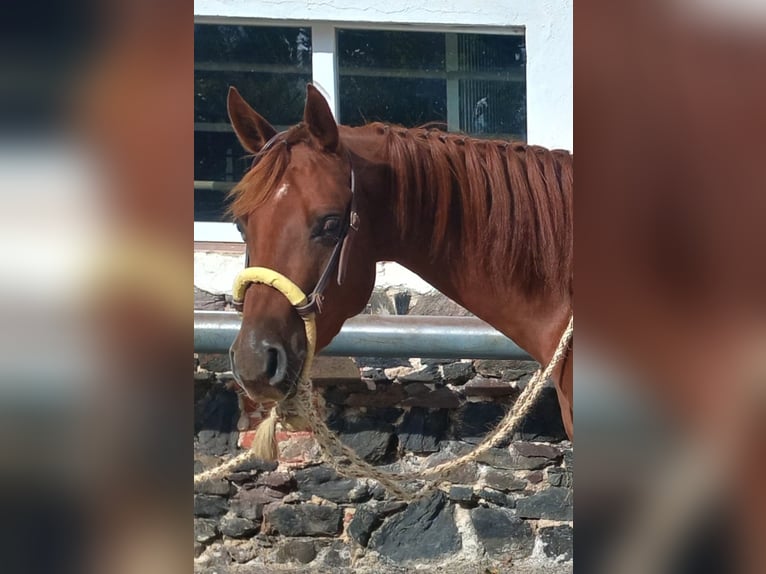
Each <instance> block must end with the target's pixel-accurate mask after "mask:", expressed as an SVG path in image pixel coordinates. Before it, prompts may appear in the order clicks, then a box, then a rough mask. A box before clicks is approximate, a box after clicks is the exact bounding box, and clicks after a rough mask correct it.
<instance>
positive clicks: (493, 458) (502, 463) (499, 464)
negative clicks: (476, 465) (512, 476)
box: [476, 448, 550, 470]
mask: <svg viewBox="0 0 766 574" xmlns="http://www.w3.org/2000/svg"><path fill="white" fill-rule="evenodd" d="M476 460H477V461H478V462H483V463H484V464H488V465H489V466H491V467H493V468H501V469H505V470H538V469H540V468H544V467H545V466H546V465H548V464H549V462H550V461H548V460H547V459H544V458H537V457H536V458H529V457H526V456H521V455H518V454H516V453H511V452H510V451H509V450H508V449H505V448H490V449H488V450H487V451H485V452H483V453H482V454H480V455H479V457H478V458H477V459H476Z"/></svg>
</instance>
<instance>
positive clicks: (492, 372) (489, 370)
mask: <svg viewBox="0 0 766 574" xmlns="http://www.w3.org/2000/svg"><path fill="white" fill-rule="evenodd" d="M512 365H513V363H512V362H511V361H503V360H496V359H479V360H477V361H474V362H473V367H474V369H476V372H477V373H479V374H480V375H483V376H485V377H495V378H500V376H502V374H503V371H504V370H506V369H510V368H513V366H512Z"/></svg>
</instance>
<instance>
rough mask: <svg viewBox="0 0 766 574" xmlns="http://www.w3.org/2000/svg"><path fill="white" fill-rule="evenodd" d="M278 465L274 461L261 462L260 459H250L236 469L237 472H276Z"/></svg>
mask: <svg viewBox="0 0 766 574" xmlns="http://www.w3.org/2000/svg"><path fill="white" fill-rule="evenodd" d="M278 466H279V463H278V462H277V461H275V460H263V459H260V458H251V459H250V460H248V461H246V462H243V463H242V464H240V465H239V466H238V467H237V468H236V471H237V472H253V471H257V472H271V471H272V470H277V467H278Z"/></svg>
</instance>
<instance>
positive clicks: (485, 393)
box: [463, 375, 518, 397]
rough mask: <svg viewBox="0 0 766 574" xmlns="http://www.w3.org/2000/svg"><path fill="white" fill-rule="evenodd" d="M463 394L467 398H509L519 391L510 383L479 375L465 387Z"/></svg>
mask: <svg viewBox="0 0 766 574" xmlns="http://www.w3.org/2000/svg"><path fill="white" fill-rule="evenodd" d="M463 393H464V394H465V396H467V397H475V396H480V397H507V396H510V395H513V394H517V393H518V391H517V390H516V389H514V388H513V387H512V386H511V385H510V384H508V383H504V382H502V381H498V380H497V379H488V378H486V377H482V376H481V375H479V376H476V377H474V378H473V379H471V380H470V381H468V382H467V383H466V384H465V385H463Z"/></svg>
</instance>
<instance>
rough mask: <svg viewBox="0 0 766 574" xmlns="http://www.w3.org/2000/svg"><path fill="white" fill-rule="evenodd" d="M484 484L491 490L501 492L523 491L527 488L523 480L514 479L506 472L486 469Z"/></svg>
mask: <svg viewBox="0 0 766 574" xmlns="http://www.w3.org/2000/svg"><path fill="white" fill-rule="evenodd" d="M484 483H485V484H486V485H487V486H489V487H491V488H494V489H496V490H502V491H503V492H509V491H519V490H524V489H525V488H526V486H527V482H526V481H525V480H522V479H520V478H516V477H515V476H513V474H512V473H510V472H508V471H507V470H506V471H502V470H495V469H494V468H488V469H487V473H486V474H485V475H484Z"/></svg>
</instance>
